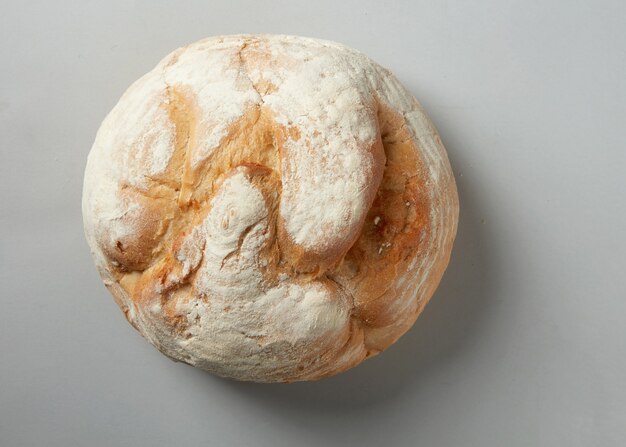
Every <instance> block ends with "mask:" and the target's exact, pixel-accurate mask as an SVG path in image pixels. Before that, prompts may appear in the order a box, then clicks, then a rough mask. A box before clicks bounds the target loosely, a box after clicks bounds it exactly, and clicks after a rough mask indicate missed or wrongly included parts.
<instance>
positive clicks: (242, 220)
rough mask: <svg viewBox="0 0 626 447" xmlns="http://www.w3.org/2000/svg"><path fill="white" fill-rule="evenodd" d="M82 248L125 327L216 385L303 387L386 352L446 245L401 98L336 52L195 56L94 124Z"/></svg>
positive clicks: (428, 134)
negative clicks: (217, 379) (221, 380)
mask: <svg viewBox="0 0 626 447" xmlns="http://www.w3.org/2000/svg"><path fill="white" fill-rule="evenodd" d="M83 218H84V225H85V234H86V237H87V240H88V242H89V245H90V248H91V250H92V253H93V255H94V260H95V263H96V266H97V268H98V271H99V273H100V275H101V276H102V278H103V281H104V283H105V285H106V286H107V288H108V289H109V291H110V292H111V294H112V295H113V297H114V299H115V300H116V302H117V304H118V305H119V306H120V308H121V309H122V310H123V312H124V314H125V316H126V318H127V319H128V321H129V322H130V323H131V324H132V325H133V326H134V327H135V328H136V329H137V330H138V331H139V332H140V333H141V334H142V335H143V336H144V337H145V338H146V339H148V340H149V341H150V342H151V343H152V344H153V345H155V346H156V347H157V348H158V349H159V350H161V351H162V352H163V353H164V354H166V355H167V356H169V357H170V358H172V359H174V360H177V361H182V362H185V363H189V364H191V365H194V366H198V367H200V368H203V369H206V370H208V371H210V372H213V373H215V374H218V375H220V376H224V377H230V378H234V379H239V380H252V381H258V382H292V381H299V380H316V379H320V378H323V377H327V376H331V375H334V374H337V373H339V372H341V371H344V370H346V369H349V368H351V367H353V366H355V365H357V364H359V363H360V362H361V361H363V360H364V359H365V358H367V357H370V356H372V355H375V354H377V353H379V352H381V351H383V350H384V349H386V348H387V347H388V346H389V345H391V344H392V343H394V342H395V341H396V340H397V339H398V338H399V337H400V336H401V335H402V334H403V333H404V332H406V331H407V330H408V329H409V328H410V327H411V326H412V324H413V323H414V322H415V320H416V318H417V317H418V315H419V314H420V312H421V311H422V309H423V308H424V306H425V305H426V303H427V302H428V300H429V299H430V297H431V296H432V294H433V293H434V291H435V289H436V287H437V285H438V284H439V281H440V279H441V277H442V275H443V272H444V270H445V268H446V266H447V264H448V261H449V257H450V253H451V250H452V244H453V241H454V237H455V234H456V229H457V221H458V197H457V191H456V186H455V182H454V176H453V174H452V170H451V168H450V165H449V162H448V159H447V156H446V152H445V149H444V147H443V144H442V142H441V139H440V138H439V135H438V134H437V131H436V130H435V128H434V126H433V125H432V123H431V122H430V120H429V119H428V117H427V116H426V114H425V112H424V111H423V109H422V108H421V106H420V105H419V103H418V102H417V101H416V100H415V98H414V97H413V96H412V95H411V94H410V93H409V92H408V91H406V89H405V88H404V87H403V86H402V85H401V84H400V83H399V82H398V80H397V79H396V78H395V77H394V76H393V75H392V74H391V73H390V72H389V71H388V70H386V69H384V68H382V67H380V66H379V65H377V64H376V63H375V62H373V61H371V60H370V59H368V58H367V57H366V56H364V55H363V54H361V53H358V52H356V51H354V50H351V49H349V48H346V47H344V46H342V45H339V44H336V43H332V42H327V41H321V40H315V39H307V38H301V37H293V36H269V35H259V36H253V35H240V36H220V37H213V38H209V39H205V40H202V41H199V42H196V43H194V44H191V45H189V46H187V47H184V48H180V49H178V50H176V51H174V52H173V53H172V54H170V55H169V56H167V57H166V58H165V59H163V61H161V62H160V63H159V64H158V65H157V67H156V68H155V69H154V70H152V71H151V72H150V73H148V74H146V75H145V76H144V77H142V78H141V79H139V80H138V81H137V82H135V83H134V84H133V85H132V86H131V87H130V88H129V89H128V91H127V92H126V93H125V94H124V95H123V96H122V98H121V99H120V101H119V103H118V104H117V105H116V106H115V107H114V109H113V110H112V111H111V112H110V114H109V115H108V116H107V117H106V119H105V120H104V122H103V124H102V126H101V128H100V130H99V131H98V134H97V136H96V140H95V142H94V145H93V147H92V150H91V152H90V155H89V158H88V162H87V167H86V170H85V182H84V190H83Z"/></svg>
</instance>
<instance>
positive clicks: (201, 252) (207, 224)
mask: <svg viewBox="0 0 626 447" xmlns="http://www.w3.org/2000/svg"><path fill="white" fill-rule="evenodd" d="M267 217H268V216H267V208H266V206H265V201H264V199H263V196H262V195H261V193H260V192H259V191H258V190H257V189H256V188H255V187H254V185H252V183H250V181H249V180H248V178H247V177H246V174H245V171H244V170H243V169H239V170H238V172H237V173H235V174H234V175H232V176H230V177H228V178H227V179H226V180H225V181H224V183H223V184H222V185H221V187H220V189H219V191H218V193H217V194H216V196H215V197H214V198H213V200H212V201H211V209H210V211H209V213H208V215H207V216H206V218H205V219H204V220H203V222H202V223H201V224H200V225H198V226H196V227H195V228H194V229H193V230H192V232H191V233H190V234H189V235H188V236H187V237H186V238H185V240H184V241H183V243H182V244H181V248H180V250H178V252H177V253H176V258H177V259H178V260H179V261H180V262H181V263H182V264H183V276H186V275H187V273H188V272H189V271H190V270H191V269H195V268H197V269H198V270H197V272H196V276H195V281H194V287H195V289H196V290H197V291H198V292H199V293H201V294H204V295H207V296H214V295H220V296H234V297H236V298H238V299H246V298H247V299H249V298H253V297H255V296H257V295H258V293H259V288H260V286H261V282H262V279H263V278H262V275H261V273H260V272H259V270H258V267H257V264H258V259H257V257H258V252H259V250H260V249H261V247H262V246H263V244H264V243H265V242H266V240H267V233H266V230H267V225H268V221H267ZM241 238H243V239H241Z"/></svg>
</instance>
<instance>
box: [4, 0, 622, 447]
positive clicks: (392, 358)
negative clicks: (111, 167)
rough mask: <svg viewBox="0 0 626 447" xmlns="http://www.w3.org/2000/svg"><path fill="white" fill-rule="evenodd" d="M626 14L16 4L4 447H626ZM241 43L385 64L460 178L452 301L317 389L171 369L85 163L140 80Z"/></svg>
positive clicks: (10, 92) (7, 77)
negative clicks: (188, 57) (94, 244)
mask: <svg viewBox="0 0 626 447" xmlns="http://www.w3.org/2000/svg"><path fill="white" fill-rule="evenodd" d="M625 23H626V6H624V2H623V1H621V0H617V1H601V2H592V1H587V2H574V1H571V2H570V1H531V2H529V1H492V2H469V1H468V2H448V1H440V0H433V1H429V2H425V1H404V2H395V3H392V2H389V1H382V0H379V1H369V2H365V1H359V2H357V1H345V2H340V1H338V0H334V1H319V0H316V1H306V2H304V1H301V2H294V1H291V2H287V1H280V2H278V1H277V2H268V1H259V0H256V1H249V2H244V1H234V0H227V1H219V2H211V1H208V0H203V1H195V2H149V1H143V2H141V1H107V2H100V3H97V2H91V1H63V2H43V1H41V2H28V1H19V2H18V1H15V2H8V1H3V2H2V6H0V60H1V65H0V67H1V69H0V81H1V83H0V148H1V150H2V163H1V164H0V186H1V189H0V190H1V191H2V192H1V194H2V204H1V207H0V225H1V230H2V238H1V239H0V244H1V252H0V256H1V258H0V262H1V272H0V275H1V276H0V291H1V294H0V354H1V358H0V445H1V446H3V447H4V446H22V445H23V446H68V445H69V446H73V445H77V446H96V447H97V446H105V445H121V446H168V445H191V444H192V443H193V444H197V445H216V446H246V445H254V446H272V447H273V446H327V445H328V446H333V445H342V446H352V445H355V446H370V445H371V446H374V445H388V446H391V445H419V446H555V445H563V446H624V445H626V325H625V324H624V318H625V316H626V279H625V278H626V273H625V272H624V267H625V264H626V262H625V255H624V253H625V251H626V236H625V233H624V230H625V229H626V205H625V203H626V186H625V182H624V175H625V174H626V144H625V142H626V137H625V127H626V35H625V30H624V26H625ZM237 32H271V33H289V34H301V35H307V36H313V37H320V38H326V39H332V40H336V41H340V42H343V43H345V44H347V45H350V46H352V47H355V48H357V49H360V50H362V51H364V52H366V53H367V54H369V55H370V56H371V57H372V58H374V59H375V60H377V61H379V62H380V63H382V64H383V65H385V66H387V67H389V68H390V69H391V70H392V71H394V72H395V73H396V74H397V75H398V77H399V78H400V79H401V80H402V81H403V82H404V83H405V84H406V85H407V86H408V87H409V88H410V89H411V90H412V91H413V92H414V93H415V95H416V96H417V97H418V98H419V99H420V101H421V102H422V104H423V105H424V107H425V108H426V109H427V110H428V111H429V114H430V115H431V117H432V119H433V120H434V122H435V124H436V125H437V127H438V128H439V130H440V132H441V135H442V138H443V141H444V143H445V145H446V147H447V148H448V151H449V154H450V159H451V162H452V165H453V168H454V171H455V173H456V175H457V181H458V188H459V193H460V199H461V208H462V211H461V220H460V228H459V233H458V239H457V243H456V246H455V248H454V253H453V258H452V262H451V264H450V267H449V269H448V271H447V273H446V275H445V278H444V280H443V282H442V284H441V287H440V288H439V290H438V291H437V293H436V295H435V297H434V298H433V301H432V302H431V303H430V304H429V306H428V307H427V308H426V310H425V312H424V314H423V315H422V317H421V318H420V319H419V320H418V323H417V324H416V325H415V327H414V328H413V329H412V330H411V331H410V332H409V333H408V334H407V335H406V336H405V337H404V338H402V339H401V340H400V341H399V342H398V343H397V344H396V345H394V346H393V347H391V348H390V349H389V350H388V351H387V352H385V353H384V354H382V355H380V356H379V357H377V358H374V359H372V360H369V361H367V362H366V363H364V364H363V365H361V366H360V367H358V368H356V369H354V370H352V371H350V372H348V373H346V374H343V375H341V376H338V377H335V378H332V379H329V380H324V381H321V382H317V383H303V384H292V385H278V386H276V385H258V384H249V383H236V382H231V381H226V380H222V379H219V378H216V377H213V376H211V375H209V374H206V373H203V372H202V371H199V370H195V369H193V368H191V367H188V366H186V365H182V364H175V363H173V362H171V361H169V360H168V359H166V358H165V357H163V356H162V355H160V354H159V353H158V352H157V351H156V350H155V349H154V348H152V347H151V346H150V345H149V344H148V343H147V342H145V341H144V340H143V339H142V338H141V337H140V336H139V335H138V334H137V333H136V332H135V331H134V330H133V329H132V328H131V327H130V326H129V325H128V324H127V323H126V321H125V320H124V318H123V317H122V314H121V312H120V311H119V310H118V309H117V307H116V306H115V304H114V302H113V300H112V299H111V298H110V297H109V295H108V293H107V292H106V290H105V288H104V287H103V286H102V284H101V282H100V280H99V278H98V276H97V274H96V271H95V269H94V267H93V263H92V261H91V258H90V255H89V252H88V248H87V245H86V243H85V241H84V238H83V234H82V223H81V212H80V199H81V187H82V174H83V169H84V166H85V161H86V157H87V153H88V151H89V148H90V146H91V143H92V141H93V139H94V136H95V132H96V130H97V128H98V126H99V124H100V122H101V120H102V119H103V117H104V116H105V114H106V113H107V112H108V111H109V110H110V109H111V107H112V106H113V105H114V104H115V102H116V101H117V100H118V98H119V97H120V95H121V94H122V92H123V91H124V89H125V88H126V87H127V86H128V85H129V84H130V83H131V82H132V81H134V80H135V79H136V78H138V77H139V76H140V75H142V74H143V73H145V72H146V71H148V70H150V69H151V68H152V67H153V66H154V65H155V64H156V63H157V61H158V60H159V59H160V58H161V57H163V56H164V55H165V54H167V53H168V52H170V51H171V50H173V49H175V48H176V47H178V46H181V45H183V44H186V43H189V42H192V41H194V40H197V39H199V38H202V37H205V36H209V35H216V34H226V33H237Z"/></svg>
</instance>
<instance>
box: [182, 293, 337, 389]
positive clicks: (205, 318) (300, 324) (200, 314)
mask: <svg viewBox="0 0 626 447" xmlns="http://www.w3.org/2000/svg"><path fill="white" fill-rule="evenodd" d="M225 309H227V310H225ZM177 311H178V312H180V313H181V314H182V315H185V316H186V318H187V321H188V322H190V323H192V325H191V326H190V328H189V334H190V336H189V337H188V338H181V339H179V341H178V349H180V350H182V351H184V352H185V355H186V356H187V358H186V361H188V362H189V363H191V364H192V365H195V366H199V367H202V368H205V369H209V370H212V371H216V372H217V373H218V374H219V373H222V374H227V375H233V374H236V375H237V376H240V377H243V378H255V377H257V378H258V376H255V375H262V374H263V373H267V372H269V371H275V370H276V369H281V368H289V367H293V361H294V359H293V357H292V356H291V350H290V349H288V347H289V346H292V347H293V346H296V345H298V346H301V347H304V348H305V349H306V350H307V351H308V353H310V354H315V353H317V352H319V353H322V352H324V351H328V350H333V349H336V346H335V344H336V343H337V340H338V339H339V340H341V338H342V337H345V334H344V332H345V327H346V325H347V324H348V322H349V307H348V306H347V303H346V302H345V300H343V299H341V298H340V297H338V296H336V293H334V292H332V291H330V290H329V289H328V288H327V287H326V286H324V285H323V284H322V283H320V282H312V283H309V284H305V285H298V284H293V283H291V284H281V285H279V286H277V287H275V288H272V289H270V290H268V291H267V292H266V293H263V294H261V295H259V296H258V297H256V299H254V300H238V299H236V298H235V297H233V296H230V297H225V296H221V295H216V296H213V297H212V299H211V300H210V301H208V302H207V301H204V300H201V301H196V302H184V301H181V302H179V305H178V307H177ZM224 359H229V360H228V362H229V363H228V365H224Z"/></svg>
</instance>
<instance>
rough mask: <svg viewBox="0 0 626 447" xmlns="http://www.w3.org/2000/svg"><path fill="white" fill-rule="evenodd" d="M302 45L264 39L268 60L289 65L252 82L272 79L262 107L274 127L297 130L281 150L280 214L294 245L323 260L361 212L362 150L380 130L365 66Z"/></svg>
mask: <svg viewBox="0 0 626 447" xmlns="http://www.w3.org/2000/svg"><path fill="white" fill-rule="evenodd" d="M308 43H309V45H308V46H306V47H305V46H302V44H301V42H295V44H294V43H291V42H289V39H275V40H272V39H270V40H269V43H268V49H269V50H270V51H271V54H272V56H273V58H275V59H278V60H280V59H281V58H283V59H287V60H290V61H293V63H292V64H290V65H289V70H286V69H283V70H276V69H275V68H274V67H270V68H268V69H266V70H255V71H253V72H252V73H250V78H251V79H252V81H253V83H259V82H260V81H261V80H271V82H272V83H273V84H274V85H275V86H276V88H277V89H276V91H274V92H272V93H270V94H267V95H265V96H264V97H263V101H264V104H265V105H266V106H267V107H269V108H271V110H272V111H273V112H274V115H275V118H276V120H277V121H278V122H279V123H281V124H282V125H284V126H286V127H295V128H297V129H299V131H300V137H299V138H298V139H294V138H289V139H288V140H287V142H286V144H285V146H286V150H287V151H286V155H285V157H284V158H283V160H282V165H281V171H282V172H281V174H282V179H283V196H282V200H281V203H280V213H281V216H282V217H283V219H284V220H285V226H286V229H287V231H288V233H289V235H290V236H291V237H292V239H293V241H294V242H295V243H296V244H299V245H302V246H304V247H305V248H307V249H312V248H315V249H316V250H318V251H319V252H321V253H323V252H324V251H325V250H327V249H328V248H329V247H332V246H333V245H335V244H336V243H337V241H342V240H343V239H345V237H346V236H347V235H348V234H351V233H352V232H353V231H354V229H355V227H356V226H357V225H359V224H361V223H362V221H363V218H364V216H365V213H367V209H366V206H367V205H368V203H367V200H366V197H365V194H366V190H367V189H368V188H371V187H372V186H373V183H374V179H373V177H372V164H373V159H372V155H371V154H370V153H369V152H367V151H364V150H363V149H362V148H363V147H366V148H367V147H371V146H372V144H373V143H374V141H375V139H376V137H377V134H378V125H377V120H376V110H375V105H374V103H373V98H372V96H371V93H370V89H369V86H368V83H367V78H366V76H367V70H368V68H370V69H371V67H368V66H367V65H364V64H363V60H364V57H363V56H361V55H359V54H357V53H352V52H346V51H335V52H329V51H327V47H328V44H326V43H321V42H319V41H309V42H308ZM360 68H362V70H361V69H360ZM303 91H306V92H308V93H307V94H306V95H303V94H302V92H303ZM376 186H377V185H374V187H376ZM312 191H315V194H312V193H311V192H312Z"/></svg>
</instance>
